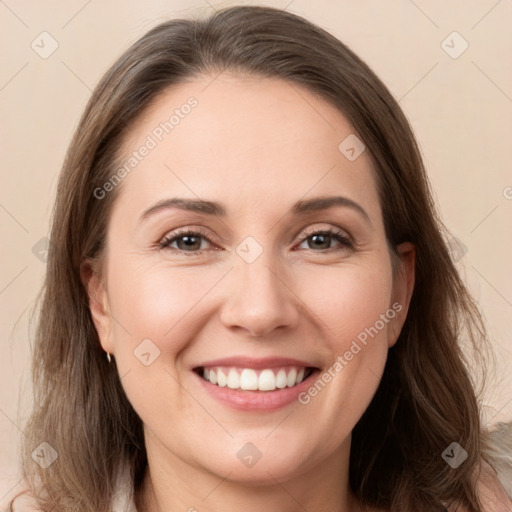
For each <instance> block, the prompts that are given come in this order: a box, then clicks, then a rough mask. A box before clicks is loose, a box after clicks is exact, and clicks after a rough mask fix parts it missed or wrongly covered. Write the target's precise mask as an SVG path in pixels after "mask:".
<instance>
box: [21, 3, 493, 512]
mask: <svg viewBox="0 0 512 512" xmlns="http://www.w3.org/2000/svg"><path fill="white" fill-rule="evenodd" d="M224 70H230V71H235V72H242V73H252V74H254V75H257V76H262V77H274V78H276V77H277V78H281V79H284V80H287V81H289V82H290V83H291V84H293V83H296V84H301V85H303V86H306V87H307V88H308V89H309V90H310V91H312V92H313V93H314V94H318V95H320V96H321V97H322V98H324V99H325V100H327V101H328V102H330V103H331V104H332V105H334V106H336V107H337V108H339V110H340V111H341V112H342V113H343V114H344V115H345V116H346V118H347V119H348V120H349V122H350V123H351V124H352V126H353V127H354V128H355V130H356V131H357V133H358V135H359V136H360V137H361V138H362V139H363V141H364V144H365V145H366V147H367V149H368V151H369V154H370V155H371V158H372V160H373V164H374V168H375V173H376V177H377V183H378V192H379V197H380V202H381V207H382V212H383V218H384V225H385V230H386V236H387V241H388V245H389V248H390V251H391V253H392V254H393V255H394V254H395V249H396V246H397V245H398V244H400V243H401V242H404V241H409V242H412V243H413V244H415V246H416V268H415V272H416V283H415V288H414V292H413V295H412V299H411V304H410V308H409V312H408V316H407V319H406V322H405V325H404V327H403V329H402V332H401V334H400V337H399V339H398V342H397V343H396V344H395V345H394V347H393V348H391V349H390V350H389V355H388V360H387V363H386V367H385V371H384V375H383V378H382V381H381V383H380V386H379V388H378V390H377V393H376V395H375V397H374V399H373V400H372V402H371V404H370V405H369V407H368V409H367V410H366V411H365V413H364V415H363V416H362V417H361V419H360V421H359V422H358V423H357V425H356V427H355V428H354V431H353V435H352V445H351V452H350V485H351V488H352V490H353V491H354V493H355V494H356V495H357V497H358V498H359V499H360V501H361V503H362V504H367V505H374V506H380V507H383V508H385V509H388V510H393V511H395V512H396V511H405V510H408V511H410V510H415V511H418V512H421V511H429V512H433V511H442V510H445V506H448V505H449V504H450V503H455V502H457V503H460V504H461V505H463V506H465V507H467V510H469V511H471V512H478V511H479V510H480V505H479V502H478V498H477V496H476V492H475V485H474V480H473V479H472V475H473V473H474V470H475V469H477V468H478V462H479V459H480V457H481V456H482V437H481V436H482V434H481V425H480V420H479V408H478V400H477V396H478V394H477V392H476V391H475V389H476V383H477V379H476V378H475V379H473V377H472V373H471V372H470V370H469V368H470V364H472V365H473V368H477V367H478V368H483V365H480V366H476V363H478V362H480V361H484V359H486V357H487V356H486V350H488V345H489V343H488V339H487V334H486V331H485V326H484V322H483V319H482V317H481V314H480V313H479V310H478V307H477V305H476V303H475V302H474V300H473V299H472V297H471V296H470V294H469V293H468V291H467V289H466V287H465V285H464V283H463V281H462V279H461V278H460V276H459V274H458V271H457V268H456V266H455V265H454V262H453V260H452V257H451V255H450V251H449V248H448V242H447V238H448V234H447V230H446V228H445V227H444V226H443V224H442V222H441V220H440V219H439V216H438V215H437V213H436V210H435V205H434V201H433V199H432V194H431V191H430V187H429V183H428V179H427V176H426V173H425V169H424V166H423V163H422V159H421V156H420V152H419V149H418V146H417V144H416V141H415V138H414V135H413V132H412V130H411V128H410V126H409V124H408V121H407V119H406V118H405V116H404V114H403V113H402V111H401V109H400V107H399V105H398V103H397V101H396V100H395V99H394V98H393V96H392V95H391V94H390V92H389V91H388V90H387V88H386V87H385V85H384V84H383V83H382V82H381V81H380V80H379V78H378V77H377V76H376V75H375V74H374V73H373V72H372V70H371V69H370V68H369V67H368V66H367V65H366V64H365V63H364V62H363V61H362V60H361V59H360V58H359V57H358V56H357V55H355V54H354V53H353V52H352V51H351V50H350V49H349V48H348V47H347V46H346V45H345V44H344V43H342V42H340V41H339V40H338V39H336V38H335V37H334V36H332V35H330V34H329V33H327V32H325V31H324V30H322V29H321V28H319V27H317V26H315V25H313V24H312V23H310V22H309V21H307V20H305V19H303V18H301V17H299V16H296V15H293V14H291V13H289V12H286V11H282V10H279V9H274V8H269V7H256V6H240V7H231V8H227V9H224V10H221V11H219V12H217V13H215V14H214V15H212V16H210V17H207V18H204V19H197V20H184V19H179V20H171V21H167V22H164V23H161V24H160V25H158V26H156V27H155V28H153V29H152V30H150V31H149V32H148V33H147V34H145V35H144V36H143V37H142V38H141V39H140V40H138V41H137V42H136V43H134V44H133V45H132V46H131V47H130V48H129V49H128V50H127V51H126V52H125V53H124V54H123V55H122V56H121V57H120V58H119V59H118V60H117V61H116V62H115V64H114V65H113V66H112V67H111V68H110V69H109V70H108V71H107V73H106V74H105V75H104V77H103V78H102V79H101V81H100V83H99V84H98V86H97V87H96V89H95V90H94V92H93V94H92V97H91V98H90V100H89V102H88V105H87V107H86V109H85V112H84V113H83V115H82V118H81V120H80V123H79V125H78V128H77V130H76V133H75V135H74V138H73V140H72V142H71V144H70V147H69V150H68V153H67V156H66V159H65V162H64V165H63V169H62V173H61V176H60V181H59V185H58V190H57V197H56V203H55V207H54V211H53V217H52V229H51V245H50V249H49V253H48V266H47V274H46V280H45V283H44V287H43V290H42V295H41V297H42V303H41V309H40V318H39V323H38V330H37V334H36V340H35V346H34V353H33V389H34V408H33V413H32V415H31V417H30V418H29V421H28V423H27V425H26V427H25V434H26V436H25V440H24V441H25V442H24V445H23V454H22V470H23V476H24V477H25V478H26V481H27V482H28V483H29V484H30V486H31V488H32V489H33V490H34V493H35V494H38V495H40V496H41V500H42V501H41V503H44V504H45V507H49V508H50V509H51V510H56V511H60V510H70V509H74V510H76V511H77V512H78V511H80V512H82V511H83V512H92V511H94V512H98V511H107V510H109V506H110V504H111V498H112V493H113V490H114V487H115V482H116V475H117V473H116V471H117V469H118V467H119V465H123V466H127V467H129V469H130V471H131V475H132V477H133V482H134V484H135V488H136V489H138V488H139V486H140V484H141V481H142V478H143V475H144V472H145V470H146V466H147V458H146V452H145V447H144V438H143V428H142V422H141V419H140V418H139V417H138V415H137V414H136V413H135V411H134V410H133V408H132V406H131V404H130V403H129V401H128V399H127V397H126V395H125V393H124V390H123V387H122V385H121V382H120V377H119V375H118V373H117V369H116V367H115V362H114V363H112V364H110V365H109V364H108V362H107V359H106V358H105V353H104V352H103V350H102V348H101V346H100V343H99V339H98V335H97V332H96V330H95V327H94V325H93V322H92V318H91V315H90V310H89V303H88V297H87V293H86V290H85V289H84V286H83V283H82V281H81V277H80V268H81V265H82V264H83V263H84V262H87V261H91V262H93V267H95V268H93V270H95V271H99V272H100V271H101V258H102V256H103V255H104V247H105V241H106V232H107V231H106V229H107V222H108V219H109V215H110V211H111V208H112V204H113V203H114V201H115V199H116V197H117V194H118V192H119V189H120V187H117V188H116V189H115V190H113V191H112V192H110V193H109V194H106V196H105V197H104V198H103V199H101V200H99V199H98V198H97V197H95V194H94V190H95V189H96V188H97V187H101V186H102V185H103V184H104V183H106V182H107V181H108V180H109V178H110V177H111V176H112V175H113V174H114V172H115V170H116V169H118V167H117V166H118V165H119V162H118V160H119V148H120V146H121V144H122V142H123V140H124V139H125V137H126V135H127V133H128V132H129V130H130V127H131V126H132V125H133V123H134V121H135V120H136V119H137V118H138V116H140V115H141V114H142V113H143V112H144V110H145V109H146V108H147V107H148V105H149V103H150V102H151V101H152V100H154V99H155V97H156V96H157V95H158V94H159V93H161V92H162V91H163V90H164V89H166V88H169V87H171V86H172V85H173V84H177V83H179V82H183V81H184V80H188V79H190V78H193V77H194V76H197V75H199V74H201V73H203V74H204V73H213V74H218V73H220V72H222V71H224ZM483 373H484V372H482V374H483ZM473 375H474V374H473ZM479 382H483V380H482V379H481V380H480V381H479ZM43 441H44V442H47V443H48V444H49V445H50V446H52V447H53V449H54V450H55V451H56V452H57V453H58V458H57V460H56V461H55V462H54V463H53V464H51V465H50V466H49V467H47V468H46V469H43V468H42V467H41V466H40V465H38V464H36V463H35V462H34V460H33V459H32V456H31V454H32V452H33V450H34V449H35V447H37V446H38V445H40V443H41V442H43ZM453 442H457V443H458V444H459V445H460V446H461V447H463V448H464V450H465V451H466V452H467V454H468V457H467V460H466V461H465V462H464V463H463V464H462V465H460V466H459V467H458V468H457V469H456V470H454V469H452V468H451V467H450V465H448V464H447V463H446V462H445V460H443V458H442V456H441V454H442V453H443V451H444V450H445V449H446V448H447V447H448V446H449V445H450V444H451V443H453ZM43 494H44V495H46V501H43Z"/></svg>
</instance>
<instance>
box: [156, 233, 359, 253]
mask: <svg viewBox="0 0 512 512" xmlns="http://www.w3.org/2000/svg"><path fill="white" fill-rule="evenodd" d="M185 235H188V236H195V237H202V238H204V239H205V240H207V241H208V242H209V243H212V242H211V240H210V239H209V237H208V236H207V235H206V233H204V232H203V231H202V230H201V229H196V230H195V231H193V230H190V229H188V228H183V229H181V230H180V229H178V230H176V231H175V232H174V233H171V235H170V236H169V237H165V238H164V239H163V240H162V241H160V242H158V246H159V248H160V249H167V250H170V251H172V252H179V253H184V254H186V255H187V256H198V255H200V254H202V253H203V250H198V251H184V250H182V249H176V248H174V247H170V244H172V243H173V242H174V241H176V240H178V239H179V238H181V237H183V236H185ZM314 235H328V236H330V237H332V238H334V239H335V240H336V241H338V242H340V244H341V247H339V248H335V247H334V248H333V247H331V248H329V249H322V250H319V251H315V250H314V249H308V250H309V251H312V252H319V253H327V252H337V251H341V250H353V249H354V244H353V243H352V241H351V240H350V239H349V238H348V237H347V236H345V235H344V234H343V232H342V231H338V230H337V229H333V228H330V229H317V230H314V231H308V232H306V233H305V236H304V237H303V238H302V240H301V242H300V243H302V242H304V241H305V240H307V239H308V238H310V237H312V236H314Z"/></svg>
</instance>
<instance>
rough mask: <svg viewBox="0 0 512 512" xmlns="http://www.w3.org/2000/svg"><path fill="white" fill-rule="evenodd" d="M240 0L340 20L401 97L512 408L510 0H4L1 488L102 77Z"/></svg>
mask: <svg viewBox="0 0 512 512" xmlns="http://www.w3.org/2000/svg"><path fill="white" fill-rule="evenodd" d="M236 3H246V4H249V3H252V4H265V5H271V6H275V7H280V8H285V7H286V8H287V9H288V10H289V11H291V12H294V13H297V14H299V15H302V16H305V17H306V18H308V19H310V20H311V21H313V22H315V23H317V24H319V25H320V26H322V27H323V28H325V29H327V30H329V31H331V32H332V33H333V34H335V35H336V36H337V37H339V38H340V39H341V40H342V41H344V42H345V43H346V44H348V45H349V46H350V47H351V48H352V49H353V50H354V51H355V52H356V53H357V54H358V55H360V56H361V57H362V58H363V59H364V60H365V61H366V62H367V63H368V64H369V65H370V66H371V67H372V68H373V69H374V71H375V72H376V73H377V74H378V75H379V76H380V77H381V79H382V80H383V81H384V83H385V84H386V85H387V86H388V87H389V88H390V90H391V92H392V93H393V94H394V95H395V97H396V98H397V99H399V101H400V105H401V106H402V108H403V109H404V111H405V113H406V115H407V116H408V118H409V119H410V121H411V122H412V125H413V128H414V130H415V133H416V135H417V137H418V140H419V143H420V146H421V149H422V152H423V155H424V158H425V163H426V165H427V169H428V171H429V173H430V177H431V181H432V186H433V188H434V191H435V196H436V200H437V203H438V206H439V208H440V211H441V213H442V218H443V220H444V222H445V224H446V226H447V227H448V229H449V230H450V232H451V233H452V235H453V236H454V237H456V238H457V239H459V240H460V241H461V242H462V243H463V244H464V246H465V247H466V248H467V253H465V255H464V256H463V257H462V258H461V259H460V260H459V262H458V263H457V265H458V266H459V268H460V269H461V271H462V272H463V273H464V275H465V279H466V281H467V283H468V285H469V286H470V289H471V290H472V292H473V294H474V296H475V297H476V299H477V300H478V301H479V303H480V304H481V308H482V310H483V312H484V314H485V316H486V319H487V322H488V327H489V330H490V334H491V337H492V339H493V343H494V346H495V349H496V353H497V356H498V357H497V363H498V364H497V374H496V378H495V379H494V381H492V382H491V385H490V386H489V388H488V391H487V395H486V397H485V402H486V404H487V406H486V408H485V411H484V412H485V414H484V416H485V419H486V421H488V422H489V423H494V422H497V421H501V420H511V419H512V372H511V371H510V370H511V369H512V343H511V336H510V330H509V329H510V327H509V326H510V320H511V313H512V273H511V272H510V255H511V249H512V230H511V220H512V172H511V165H510V164H511V161H512V158H511V147H512V144H511V142H510V140H509V139H510V136H511V134H512V60H511V58H510V55H511V49H512V31H511V30H510V27H511V26H512V2H510V0H500V1H496V0H481V1H466V0H456V1H455V0H452V1H451V2H446V1H444V0H438V1H433V0H416V1H412V0H393V1H388V2H382V1H381V0H373V1H370V0H368V1H364V2H362V1H356V0H345V1H344V0H341V1H340V0H315V1H314V2H313V1H310V2H307V1H305V0H292V1H291V2H290V0H284V1H280V0H275V1H268V2H222V3H220V2H214V1H213V0H212V1H211V2H206V1H205V0H197V1H192V0H189V1H178V0H167V1H163V0H151V1H146V2H137V1H134V0H122V1H121V0H116V1H105V2H101V1H99V0H89V1H87V0H70V1H67V2H57V1H56V0H48V1H45V2H37V1H34V0H32V1H16V0H0V38H1V39H0V42H1V46H0V47H1V48H2V64H1V68H0V115H1V119H2V122H1V133H0V138H1V141H2V144H1V159H2V165H1V171H0V172H1V178H2V187H1V189H0V226H1V234H2V246H3V250H2V256H1V273H0V305H1V315H2V316H1V324H0V329H1V339H2V349H3V350H2V357H1V362H0V501H2V496H4V494H5V493H7V492H8V491H9V490H10V489H12V488H13V487H15V486H16V485H17V483H18V480H19V477H18V476H17V475H16V468H17V448H16V445H17V442H18V440H19V439H21V438H22V436H23V423H24V421H25V419H26V417H27V412H28V404H29V401H30V396H31V390H30V379H29V377H30V375H29V370H30V342H29V339H30V335H31V334H32V333H33V329H32V331H31V332H29V313H30V308H31V306H32V305H33V301H34V298H35V296H36V293H37V291H38V289H39V287H40V285H41V282H42V277H43V273H44V269H45V266H44V262H42V261H41V260H40V259H39V258H38V257H37V256H36V255H35V254H34V253H33V247H34V246H35V245H36V244H37V242H38V241H39V240H40V239H41V238H42V237H44V236H45V235H46V234H47V232H48V228H49V224H48V219H49V214H50V211H51V204H52V200H53V196H54V192H55V186H56V180H57V176H58V173H59V169H60V166H61V164H62V160H63V156H64V152H65V150H66V147H67V145H68V143H69V140H70V137H71V134H72V132H73V129H74V128H75V126H76V124H77V121H78V119H79V116H80V114H81V112H82V110H83V108H84V106H85V103H86V101H87V99H88V98H89V95H90V93H91V90H92V88H93V87H94V86H95V85H96V83H97V82H98V80H99V79H100V77H101V75H102V74H103V73H104V72H105V71H106V69H107V68H108V67H109V66H110V65H111V64H112V63H113V61H114V60H115V58H117V57H118V56H119V54H120V53H121V51H123V50H124V49H125V48H126V47H127V46H128V45H129V44H130V43H132V42H133V41H135V40H136V39H137V38H138V37H140V36H141V35H142V34H143V33H144V32H146V31H147V30H148V29H149V28H151V27H153V26H154V25H155V24H157V23H158V22H160V21H164V20H165V19H168V18H169V17H180V16H190V15H199V14H202V13H205V12H209V11H212V9H213V8H219V7H222V6H226V5H234V4H236ZM43 31H47V32H48V33H49V34H50V35H51V37H52V38H53V39H54V40H55V41H56V42H57V43H58V48H57V49H56V51H55V52H54V53H53V54H52V55H50V56H49V57H48V58H46V59H43V58H41V56H40V55H39V54H38V53H36V51H34V50H33V49H32V47H31V43H32V42H33V41H35V43H34V44H39V46H40V47H41V46H42V43H41V42H40V41H41V38H42V37H45V38H46V39H45V45H44V47H45V48H46V49H50V48H51V46H50V43H51V41H50V39H49V36H40V34H41V33H42V32H43ZM453 31H457V32H458V33H459V34H460V35H450V34H452V32H453ZM448 36H449V37H448ZM447 37H448V39H446V38H447ZM444 40H446V41H445V43H443V41H444ZM464 41H467V43H468V44H469V46H468V48H467V49H466V50H465V51H464V52H463V53H461V54H460V55H458V56H457V54H458V53H460V52H461V51H462V50H463V49H464V47H465V42H464ZM39 51H40V52H41V51H43V49H42V48H41V49H40V50H39ZM447 51H448V52H450V53H451V54H452V56H450V55H449V54H448V53H447ZM454 56H457V58H453V57H454ZM36 248H37V246H36ZM36 252H37V251H36Z"/></svg>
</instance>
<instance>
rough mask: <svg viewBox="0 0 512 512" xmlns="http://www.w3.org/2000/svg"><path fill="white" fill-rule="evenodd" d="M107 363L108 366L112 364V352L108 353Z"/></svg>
mask: <svg viewBox="0 0 512 512" xmlns="http://www.w3.org/2000/svg"><path fill="white" fill-rule="evenodd" d="M107 361H108V364H110V363H111V362H112V358H111V357H110V352H107Z"/></svg>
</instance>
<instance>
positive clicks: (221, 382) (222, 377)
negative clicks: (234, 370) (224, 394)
mask: <svg viewBox="0 0 512 512" xmlns="http://www.w3.org/2000/svg"><path fill="white" fill-rule="evenodd" d="M212 373H215V372H214V371H213V370H210V375H211V374H212ZM210 382H211V379H210ZM227 383H228V378H227V377H226V374H225V373H224V372H223V371H222V370H221V369H219V371H218V372H217V386H220V387H221V388H223V387H224V386H226V384H227Z"/></svg>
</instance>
